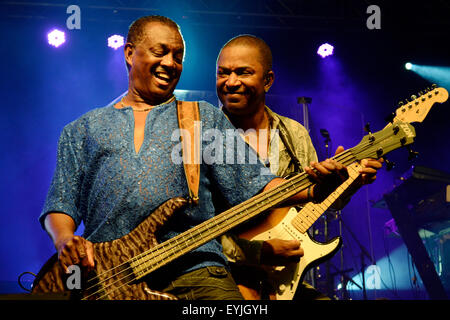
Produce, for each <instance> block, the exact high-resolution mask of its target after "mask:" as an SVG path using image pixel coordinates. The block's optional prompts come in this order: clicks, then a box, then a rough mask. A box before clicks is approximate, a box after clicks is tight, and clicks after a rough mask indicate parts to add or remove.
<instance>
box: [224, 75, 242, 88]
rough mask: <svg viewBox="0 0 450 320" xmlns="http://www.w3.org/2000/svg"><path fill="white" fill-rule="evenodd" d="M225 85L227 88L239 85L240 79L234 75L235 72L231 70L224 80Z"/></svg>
mask: <svg viewBox="0 0 450 320" xmlns="http://www.w3.org/2000/svg"><path fill="white" fill-rule="evenodd" d="M225 85H226V86H227V87H228V88H235V87H239V86H240V85H241V81H240V80H239V77H238V76H237V75H236V73H234V72H232V73H231V74H230V75H229V76H228V78H227V81H226V82H225Z"/></svg>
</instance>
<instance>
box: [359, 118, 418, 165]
mask: <svg viewBox="0 0 450 320" xmlns="http://www.w3.org/2000/svg"><path fill="white" fill-rule="evenodd" d="M415 136H416V130H415V129H414V127H413V126H412V125H411V124H409V123H406V122H401V121H397V122H394V123H393V124H392V125H391V126H388V127H386V128H384V129H383V130H380V131H378V132H375V133H369V134H368V135H366V136H364V138H363V139H362V140H361V142H360V143H359V144H358V145H357V146H355V147H353V148H352V153H353V155H354V156H355V158H356V159H357V160H362V159H367V158H374V159H379V158H381V157H383V156H384V155H385V154H387V153H388V152H391V151H393V150H395V149H398V148H400V147H403V146H407V145H409V144H412V143H413V142H414V138H415Z"/></svg>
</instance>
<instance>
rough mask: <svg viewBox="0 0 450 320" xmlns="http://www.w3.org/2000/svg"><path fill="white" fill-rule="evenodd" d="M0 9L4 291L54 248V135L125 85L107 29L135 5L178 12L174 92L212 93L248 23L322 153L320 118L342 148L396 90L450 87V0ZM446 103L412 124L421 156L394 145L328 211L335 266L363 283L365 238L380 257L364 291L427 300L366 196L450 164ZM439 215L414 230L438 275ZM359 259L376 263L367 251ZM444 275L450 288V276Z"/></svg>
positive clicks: (386, 215)
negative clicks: (49, 215) (44, 224)
mask: <svg viewBox="0 0 450 320" xmlns="http://www.w3.org/2000/svg"><path fill="white" fill-rule="evenodd" d="M393 2H394V3H395V4H394V3H393ZM72 4H75V5H78V6H79V7H80V9H81V28H80V29H79V30H69V29H68V28H67V26H66V20H67V18H68V17H69V16H70V14H67V13H66V8H67V7H68V6H69V5H72ZM371 4H376V5H378V6H379V7H380V9H381V29H378V30H370V29H368V28H367V26H366V20H367V19H368V17H369V16H370V14H368V13H366V10H367V7H368V6H369V5H371ZM0 11H1V15H0V17H1V19H0V28H1V34H2V37H1V38H2V46H1V57H2V59H1V64H2V67H1V70H2V77H1V80H0V81H1V85H0V88H1V92H2V112H1V120H0V127H1V132H2V139H1V143H2V146H1V149H2V150H3V153H2V156H1V158H0V159H1V160H0V171H1V183H0V188H1V190H0V196H1V201H0V206H1V207H0V253H1V255H0V257H1V258H0V259H1V260H0V283H1V286H0V290H1V291H0V293H11V292H23V290H22V289H21V288H20V287H19V286H18V284H17V278H18V276H19V274H21V273H22V272H25V271H30V272H33V273H37V272H38V271H39V269H40V267H41V266H42V264H43V263H44V262H45V261H46V259H47V258H48V257H49V256H50V255H51V254H53V252H54V248H53V246H52V244H51V242H50V239H49V237H48V236H47V234H46V233H45V232H44V231H43V230H42V229H41V227H40V225H39V224H38V220H37V219H38V216H39V214H40V210H41V208H42V206H43V202H44V200H45V196H46V192H47V188H48V187H49V184H50V179H51V177H52V174H53V170H54V167H55V156H56V146H57V141H58V138H59V134H60V132H61V130H62V128H63V126H64V125H65V124H67V123H68V122H70V121H72V120H74V119H76V118H77V117H79V116H80V115H82V114H83V113H85V112H87V111H88V110H90V109H92V108H94V107H100V106H104V105H106V104H107V103H108V102H110V101H111V100H113V99H114V98H115V97H117V96H118V95H120V94H122V93H123V92H124V91H125V90H126V88H127V74H126V68H125V64H124V61H123V51H122V48H119V49H118V50H113V49H111V48H109V47H107V45H106V39H107V38H108V37H109V36H110V35H112V34H121V35H123V36H126V32H127V28H128V26H129V25H130V23H131V22H132V21H133V20H134V19H136V18H138V17H139V16H142V15H149V14H160V15H166V16H168V17H170V18H172V19H174V20H175V21H176V22H177V23H179V24H180V26H181V29H182V32H183V35H184V38H185V41H186V50H187V51H186V58H185V63H184V70H183V74H182V77H181V80H180V82H179V85H178V89H179V90H180V91H178V94H179V95H180V96H182V97H187V98H195V99H197V98H201V99H204V100H208V101H209V102H211V103H213V104H214V105H217V97H216V95H215V61H216V58H217V54H218V52H219V50H220V48H221V46H222V45H223V44H224V43H225V42H226V41H227V40H228V39H230V38H231V37H233V36H236V35H238V34H242V33H251V34H254V35H257V36H260V37H262V38H263V39H264V40H266V42H267V43H268V44H269V45H270V46H271V48H272V50H273V58H274V71H275V83H274V85H273V87H272V89H271V90H270V92H269V95H268V101H267V104H268V106H270V107H271V108H272V109H273V110H274V111H276V112H278V113H280V114H282V115H285V116H289V117H291V118H294V119H296V120H298V121H299V122H301V123H303V121H304V119H303V112H302V106H301V105H300V104H298V102H297V98H298V97H302V96H306V97H310V98H312V103H311V104H310V106H309V126H310V129H311V136H312V139H313V142H314V144H315V146H316V148H317V152H318V154H319V158H320V159H321V160H323V159H324V158H325V157H326V152H325V145H324V141H323V138H322V136H321V135H320V133H319V129H322V128H325V129H327V130H328V132H329V133H330V136H331V149H332V150H330V152H332V153H333V154H334V150H335V149H336V148H337V146H338V145H343V146H344V147H345V148H350V147H353V146H355V145H356V144H357V143H359V141H360V140H361V138H362V137H363V136H364V135H365V134H366V133H365V132H364V128H363V127H364V125H365V124H366V123H367V122H369V123H370V125H371V129H372V131H378V130H380V129H382V128H383V127H384V126H385V124H386V122H385V120H384V118H385V117H386V116H387V115H389V114H390V113H391V112H393V111H394V110H395V109H396V108H397V103H398V101H400V100H405V99H406V98H409V97H410V96H411V95H412V94H417V92H418V91H421V90H423V89H425V88H427V87H430V86H431V84H432V83H437V84H438V86H439V87H441V86H444V87H446V88H447V90H449V89H450V87H449V73H448V72H449V71H448V70H449V69H448V68H449V67H450V58H449V57H450V46H448V39H449V35H450V34H449V30H450V28H449V19H448V17H449V14H450V6H449V4H448V2H446V1H423V2H421V3H420V4H416V2H408V1H389V2H387V1H386V2H382V1H375V2H367V1H303V0H298V1H292V0H283V1H282V0H278V1H274V0H271V1H268V0H265V1H234V0H233V1H170V0H168V1H70V2H65V1H47V2H45V3H41V2H39V1H35V2H24V1H14V2H12V1H10V2H8V1H2V2H1V3H0ZM55 27H57V28H59V29H60V30H63V31H64V32H65V33H66V43H64V44H63V45H62V46H61V47H59V48H54V47H51V46H49V45H48V44H47V40H46V35H47V33H48V32H49V31H50V30H51V29H52V28H55ZM324 42H328V43H330V44H333V46H334V49H335V51H334V55H333V56H331V57H328V58H326V59H322V58H321V57H319V56H318V55H317V54H316V51H317V48H318V46H319V45H320V44H322V43H324ZM408 61H410V62H412V63H415V64H418V65H425V66H437V67H442V68H443V70H444V71H445V70H447V71H446V72H447V73H445V72H444V73H443V74H442V75H440V76H439V77H438V78H436V81H430V80H428V79H425V78H424V77H422V76H421V75H419V74H418V73H416V72H413V71H408V70H405V68H404V64H405V62H408ZM445 68H447V69H445ZM445 79H447V80H445ZM445 81H447V82H445ZM449 116H450V105H449V103H448V102H446V103H444V104H436V105H434V106H433V108H432V109H431V111H430V113H429V115H428V116H427V118H426V120H425V121H424V122H423V123H421V124H417V125H415V128H416V133H417V138H416V140H415V143H414V146H413V148H414V150H415V151H417V152H419V157H418V158H417V159H415V160H413V161H408V159H407V156H408V153H407V150H405V149H400V150H396V151H394V152H392V153H391V154H390V155H389V156H388V158H389V159H390V160H392V161H395V162H396V167H395V168H394V169H393V170H391V171H387V170H386V169H385V168H383V169H382V170H380V172H379V174H378V179H377V181H376V182H375V183H374V184H372V185H369V186H367V187H365V188H363V189H361V190H360V191H359V192H358V193H357V194H356V195H355V196H354V197H353V199H352V201H351V202H350V204H349V205H348V206H347V207H345V208H344V209H343V210H342V212H341V213H340V214H338V216H339V217H340V218H341V219H342V221H343V223H344V224H343V225H340V224H339V221H340V220H339V219H335V218H334V216H333V217H332V218H331V221H330V222H329V229H330V230H329V235H330V236H331V237H334V236H338V235H340V234H341V232H340V229H339V227H340V226H341V227H342V236H343V241H344V247H343V249H342V251H339V252H338V254H336V256H335V257H334V258H333V259H332V260H331V262H330V265H329V268H330V269H329V270H330V272H331V273H336V271H338V270H340V271H342V270H344V271H346V273H345V274H346V275H347V276H348V277H350V278H352V279H353V280H354V281H355V282H356V283H357V284H359V285H361V283H362V282H361V281H362V277H361V273H360V271H361V269H362V264H361V252H362V250H361V247H360V245H361V246H362V247H363V248H364V250H365V251H367V252H368V254H369V255H370V256H371V257H373V260H374V262H376V265H377V266H378V267H379V268H380V276H381V279H380V282H379V283H378V284H377V283H376V281H375V282H374V276H373V274H372V275H371V274H366V280H367V281H370V283H366V288H367V299H380V298H388V299H395V300H398V299H401V300H403V299H407V300H414V299H415V300H419V299H429V293H428V292H427V290H426V288H425V287H424V284H423V281H422V279H421V277H420V275H419V273H418V271H417V268H416V266H415V265H414V263H413V260H412V258H411V254H410V252H408V250H407V248H406V247H405V244H404V241H403V239H402V237H401V236H400V235H398V234H396V233H393V232H387V231H386V227H385V226H386V223H388V222H389V221H390V220H392V219H393V216H392V213H391V212H390V211H389V210H388V209H387V208H379V207H376V206H374V205H373V204H374V203H377V201H378V200H380V199H381V198H382V197H383V195H384V194H385V193H388V192H390V190H392V188H393V186H394V185H395V184H397V183H398V181H399V177H401V176H402V175H403V174H404V173H405V172H406V171H407V170H409V169H410V168H411V166H412V165H416V166H424V167H428V168H433V169H437V170H441V171H444V172H450V168H449V163H450V143H449V140H448V133H449V129H448V124H447V121H448V119H449V118H450V117H449ZM417 188H420V184H419V185H417ZM423 188H424V190H423V192H424V193H426V191H427V190H426V188H425V187H423ZM419 200H420V199H418V198H414V199H411V201H412V202H414V201H416V202H417V201H419ZM447 220H450V217H449V216H447ZM443 222H446V220H445V219H444V221H443ZM323 223H324V219H320V220H319V221H318V223H316V225H315V227H316V228H317V231H318V235H317V237H318V238H321V237H323ZM445 228H447V226H446V225H445V224H444V226H443V227H442V230H444V232H443V234H440V235H438V236H436V233H433V234H431V235H430V234H428V233H427V234H425V233H423V232H422V234H423V241H424V243H425V244H426V246H427V249H428V250H429V253H430V257H431V259H432V261H433V263H435V268H436V270H437V272H438V273H439V275H440V278H441V280H442V279H443V278H444V277H445V272H448V271H446V270H448V268H449V264H450V262H449V260H450V253H448V252H447V254H445V253H444V254H442V250H441V251H439V250H440V249H441V247H442V245H443V243H444V242H445V241H444V242H443V240H442V236H443V235H444V236H445ZM79 232H81V230H79ZM424 234H425V235H424ZM358 243H359V244H360V245H359V244H358ZM447 251H448V250H447ZM363 262H364V264H365V265H366V266H369V265H371V264H372V262H371V261H370V260H369V258H368V257H365V258H364V261H363ZM325 270H326V264H322V265H321V266H320V270H319V273H321V274H322V275H321V277H320V278H317V286H319V287H321V288H322V289H324V290H328V289H327V285H328V284H329V283H330V282H331V287H332V288H333V290H332V291H331V290H330V291H327V294H329V295H330V296H335V297H337V298H338V299H344V298H351V299H354V300H357V299H363V298H364V297H363V295H362V290H360V289H358V288H357V287H356V286H355V285H349V286H348V287H347V289H348V297H347V296H344V293H345V292H344V290H342V286H341V287H339V284H340V278H339V275H335V276H334V277H333V278H330V277H328V282H327V281H324V275H323V273H324V271H325ZM447 277H448V275H447ZM23 280H24V282H25V285H29V283H28V281H30V280H32V277H31V276H29V275H26V276H24V277H23ZM325 280H326V279H325ZM443 283H444V286H446V289H447V291H448V290H449V286H450V284H448V283H445V282H443ZM374 286H375V289H373V287H374Z"/></svg>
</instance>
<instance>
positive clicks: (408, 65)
mask: <svg viewBox="0 0 450 320" xmlns="http://www.w3.org/2000/svg"><path fill="white" fill-rule="evenodd" d="M411 68H412V63H411V62H407V63H405V69H406V70H411Z"/></svg>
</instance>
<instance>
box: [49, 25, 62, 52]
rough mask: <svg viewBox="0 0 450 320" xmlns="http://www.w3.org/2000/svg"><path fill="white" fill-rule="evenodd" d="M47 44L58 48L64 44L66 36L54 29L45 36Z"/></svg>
mask: <svg viewBox="0 0 450 320" xmlns="http://www.w3.org/2000/svg"><path fill="white" fill-rule="evenodd" d="M47 39H48V44H49V45H51V46H54V47H55V48H58V47H59V46H60V45H62V44H63V43H64V42H66V35H65V33H64V32H62V31H60V30H58V29H54V30H52V31H51V32H49V33H48V34H47Z"/></svg>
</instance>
